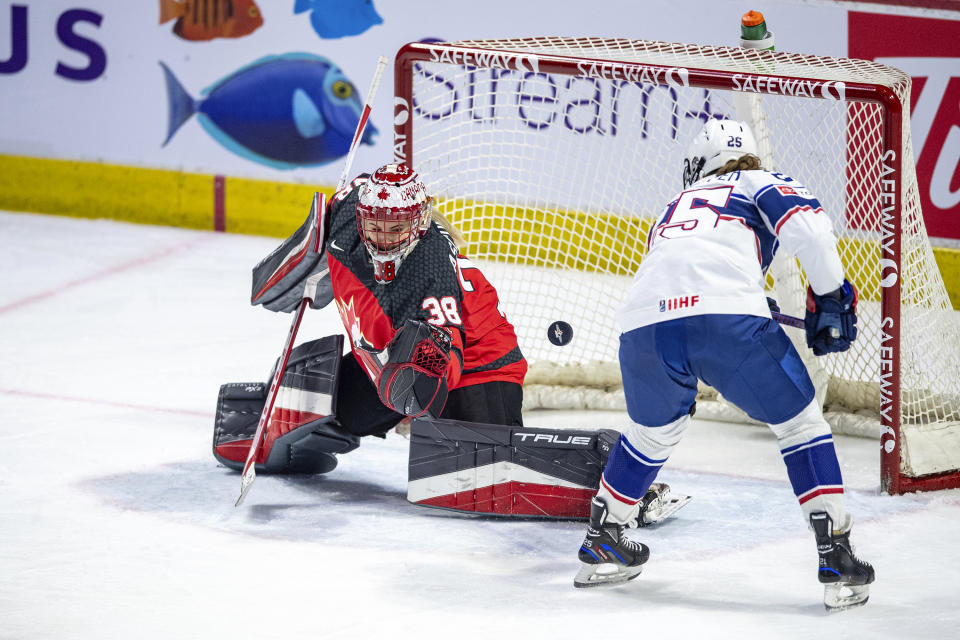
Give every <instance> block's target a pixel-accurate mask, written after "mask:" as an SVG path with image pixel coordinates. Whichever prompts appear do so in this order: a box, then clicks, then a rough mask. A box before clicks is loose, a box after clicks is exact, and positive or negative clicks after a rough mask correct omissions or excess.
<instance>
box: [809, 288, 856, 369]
mask: <svg viewBox="0 0 960 640" xmlns="http://www.w3.org/2000/svg"><path fill="white" fill-rule="evenodd" d="M857 298H858V296H857V289H856V287H854V286H853V285H852V284H850V282H849V281H848V280H846V279H844V281H843V284H842V285H840V286H839V287H838V288H837V289H835V290H834V291H831V292H830V293H826V294H824V295H822V296H819V295H817V294H815V293H814V292H813V289H811V288H810V287H807V312H806V315H805V316H804V319H803V324H804V328H805V329H806V331H807V346H808V347H810V348H811V349H813V354H814V355H817V356H822V355H825V354H827V353H836V352H840V351H846V350H847V349H849V348H850V344H851V343H853V341H854V340H856V339H857Z"/></svg>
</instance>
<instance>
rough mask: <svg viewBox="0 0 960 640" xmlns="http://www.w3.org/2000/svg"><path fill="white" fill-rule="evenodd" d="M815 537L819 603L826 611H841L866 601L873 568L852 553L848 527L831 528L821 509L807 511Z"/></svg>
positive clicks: (828, 519)
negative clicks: (821, 602) (840, 531)
mask: <svg viewBox="0 0 960 640" xmlns="http://www.w3.org/2000/svg"><path fill="white" fill-rule="evenodd" d="M810 524H811V526H813V532H814V534H815V535H816V538H817V553H819V554H820V568H819V570H818V571H817V577H818V578H819V579H820V582H821V583H823V585H824V586H823V605H824V606H825V607H826V608H827V611H843V610H844V609H850V608H851V607H859V606H861V605H864V604H866V603H867V599H868V598H869V597H870V586H869V585H870V583H871V582H873V578H874V572H873V567H872V566H870V564H869V563H867V562H864V561H863V560H860V559H859V558H857V556H855V555H854V554H853V547H852V546H851V544H850V531H849V529H848V530H847V531H845V532H843V533H837V532H835V531H834V530H833V520H831V519H830V516H829V515H827V514H826V513H825V512H823V511H818V512H816V513H811V514H810Z"/></svg>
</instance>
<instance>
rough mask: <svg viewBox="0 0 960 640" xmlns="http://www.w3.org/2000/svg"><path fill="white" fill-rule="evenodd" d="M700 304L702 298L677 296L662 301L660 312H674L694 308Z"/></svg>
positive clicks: (697, 296)
mask: <svg viewBox="0 0 960 640" xmlns="http://www.w3.org/2000/svg"><path fill="white" fill-rule="evenodd" d="M698 302H700V296H699V295H695V296H677V297H676V298H667V299H666V300H661V301H660V312H661V313H663V312H664V311H673V310H675V309H685V308H688V307H692V306H694V305H695V304H697V303H698Z"/></svg>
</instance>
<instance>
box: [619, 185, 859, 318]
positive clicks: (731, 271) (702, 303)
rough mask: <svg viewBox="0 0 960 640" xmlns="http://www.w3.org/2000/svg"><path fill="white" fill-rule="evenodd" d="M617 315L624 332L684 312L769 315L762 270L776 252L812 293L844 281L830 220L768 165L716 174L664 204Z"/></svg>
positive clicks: (801, 189)
mask: <svg viewBox="0 0 960 640" xmlns="http://www.w3.org/2000/svg"><path fill="white" fill-rule="evenodd" d="M647 245H648V251H647V255H646V256H645V257H644V258H643V262H642V263H641V264H640V268H639V270H638V271H637V274H636V276H635V277H634V279H633V283H632V284H631V285H630V289H629V291H628V293H627V299H626V302H625V303H624V305H623V307H622V308H621V309H620V312H619V315H618V318H619V321H620V327H621V329H622V331H623V332H627V331H630V330H632V329H636V328H637V327H642V326H646V325H649V324H654V323H656V322H664V321H666V320H673V319H675V318H682V317H685V316H693V315H702V314H708V313H736V314H745V315H753V316H765V317H767V318H769V317H770V309H769V307H768V305H767V300H766V294H765V293H764V276H765V274H766V271H767V268H769V266H770V262H771V261H772V260H773V256H774V254H775V253H776V252H777V251H778V249H779V250H782V251H786V252H787V253H788V254H790V255H793V256H796V257H797V258H798V259H799V260H800V264H801V266H802V267H803V270H804V272H805V273H806V274H807V278H808V281H809V282H810V283H811V286H812V288H813V290H814V292H815V293H818V294H824V293H828V292H830V291H833V290H834V289H836V288H837V287H839V286H840V285H841V284H842V283H843V266H842V264H841V263H840V256H839V255H838V253H837V248H836V245H837V239H836V236H835V235H834V233H833V224H832V222H831V220H830V218H829V217H828V216H827V214H826V213H825V212H824V210H823V208H822V207H821V206H820V203H819V202H818V201H817V199H816V198H815V197H814V196H813V195H811V194H810V192H808V191H807V189H806V188H805V187H804V186H803V185H801V184H800V183H799V182H797V181H796V180H794V179H793V178H790V177H788V176H785V175H783V174H782V173H774V172H770V171H763V170H757V171H734V172H732V173H727V174H724V175H721V176H709V177H706V178H704V179H702V180H700V181H698V182H696V183H694V184H692V185H690V187H689V188H688V189H686V190H685V191H683V192H681V193H680V194H678V195H677V197H676V198H675V199H674V200H673V201H671V202H670V204H668V205H667V207H666V209H665V210H664V212H663V214H662V215H661V216H660V218H659V219H658V220H657V223H656V225H655V226H654V228H653V229H651V231H650V235H649V238H648V242H647Z"/></svg>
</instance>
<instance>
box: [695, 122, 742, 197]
mask: <svg viewBox="0 0 960 640" xmlns="http://www.w3.org/2000/svg"><path fill="white" fill-rule="evenodd" d="M747 154H750V155H754V156H758V157H759V154H758V153H757V141H756V139H755V138H754V137H753V132H752V131H750V127H749V126H748V125H747V124H746V123H744V122H737V121H736V120H713V119H710V120H707V121H706V122H705V123H704V125H703V128H702V129H700V132H699V133H698V134H697V136H696V137H695V138H694V139H693V142H691V143H690V146H689V147H687V154H686V157H684V159H683V187H684V188H687V187H689V186H690V185H691V184H693V183H694V182H696V181H697V180H699V179H700V178H703V177H704V176H708V175H710V174H711V173H713V172H714V171H716V170H717V169H719V168H721V167H722V166H723V165H725V164H727V162H729V161H730V160H736V159H738V158H740V156H745V155H747Z"/></svg>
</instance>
